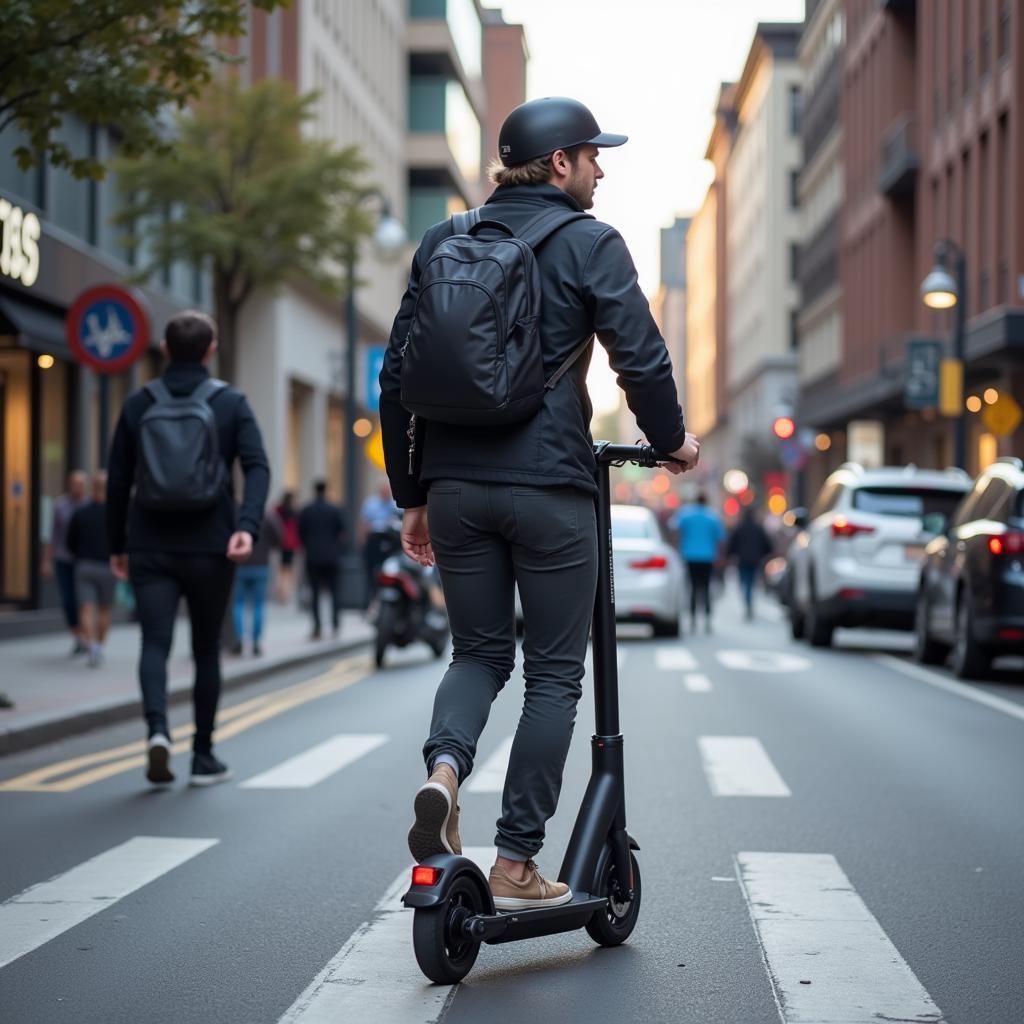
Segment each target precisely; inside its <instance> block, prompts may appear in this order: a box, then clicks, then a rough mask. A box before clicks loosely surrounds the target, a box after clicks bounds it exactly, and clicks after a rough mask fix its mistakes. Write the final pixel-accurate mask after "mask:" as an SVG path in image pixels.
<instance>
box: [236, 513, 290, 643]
mask: <svg viewBox="0 0 1024 1024" xmlns="http://www.w3.org/2000/svg"><path fill="white" fill-rule="evenodd" d="M280 546H281V525H280V520H279V519H278V518H277V516H276V515H273V514H271V515H267V516H264V517H263V525H262V526H261V527H260V536H259V539H258V540H257V541H256V543H255V544H253V546H252V554H251V555H250V556H249V560H248V561H247V562H246V563H245V564H244V565H240V566H239V567H238V568H237V569H236V570H235V609H234V611H235V636H236V637H237V641H236V646H235V650H234V653H235V654H241V653H242V645H243V644H244V642H245V606H246V605H247V604H249V605H252V653H253V654H254V655H255V656H256V657H257V658H258V657H260V655H262V654H263V648H262V647H261V646H260V639H261V637H262V636H263V608H264V605H265V604H266V600H267V584H268V582H269V581H270V552H271V549H272V548H279V547H280Z"/></svg>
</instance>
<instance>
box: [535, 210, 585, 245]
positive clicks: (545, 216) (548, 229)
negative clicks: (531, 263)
mask: <svg viewBox="0 0 1024 1024" xmlns="http://www.w3.org/2000/svg"><path fill="white" fill-rule="evenodd" d="M593 219H594V218H593V217H592V216H591V215H590V214H589V213H584V212H583V211H582V210H567V209H566V208H565V207H561V206H556V207H553V208H551V209H547V210H544V211H543V212H542V213H538V214H537V216H536V217H534V218H533V219H532V220H529V221H527V222H526V224H525V225H524V226H523V229H522V230H521V231H518V232H517V233H516V238H518V239H520V241H523V242H525V243H526V244H527V245H528V246H529V247H530V248H531V249H536V248H537V247H538V246H539V245H540V244H541V242H543V241H544V240H545V239H547V238H548V237H549V236H550V235H553V234H554V233H555V232H556V231H557V230H558V229H559V228H563V227H565V225H566V224H571V223H572V222H573V221H574V220H593Z"/></svg>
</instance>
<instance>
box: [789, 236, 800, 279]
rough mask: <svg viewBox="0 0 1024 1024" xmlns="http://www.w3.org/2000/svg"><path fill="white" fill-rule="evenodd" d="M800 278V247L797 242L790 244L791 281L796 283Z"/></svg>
mask: <svg viewBox="0 0 1024 1024" xmlns="http://www.w3.org/2000/svg"><path fill="white" fill-rule="evenodd" d="M799 276H800V246H799V245H798V244H797V243H796V242H790V243H789V279H790V281H792V282H793V283H796V281H797V279H798V278H799Z"/></svg>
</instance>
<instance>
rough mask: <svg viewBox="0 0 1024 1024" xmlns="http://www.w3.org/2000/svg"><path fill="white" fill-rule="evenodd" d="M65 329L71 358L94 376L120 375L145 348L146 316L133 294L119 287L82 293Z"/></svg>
mask: <svg viewBox="0 0 1024 1024" xmlns="http://www.w3.org/2000/svg"><path fill="white" fill-rule="evenodd" d="M66 326H67V336H68V345H69V346H70V348H71V352H72V354H73V355H74V357H75V358H76V359H77V360H78V361H79V362H80V363H83V364H84V365H86V366H89V367H91V368H92V369H93V370H95V371H96V372H97V373H121V372H122V371H124V370H127V369H128V367H129V366H131V365H132V363H134V362H136V361H137V360H138V359H140V358H141V357H142V356H143V355H144V354H145V352H146V349H147V348H149V314H148V313H147V311H146V308H145V306H144V305H143V302H142V300H141V298H140V297H139V296H138V295H137V294H136V293H135V292H134V291H131V290H129V289H128V288H122V287H120V286H119V285H115V284H102V285H97V286H96V287H95V288H88V289H86V290H85V291H84V292H82V294H81V295H79V296H78V298H77V299H76V300H75V302H74V305H72V307H71V309H69V310H68V315H67V321H66Z"/></svg>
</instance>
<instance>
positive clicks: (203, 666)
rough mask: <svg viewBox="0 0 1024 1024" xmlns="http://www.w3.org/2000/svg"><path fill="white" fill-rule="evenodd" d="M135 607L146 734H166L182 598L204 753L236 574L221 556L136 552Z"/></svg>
mask: <svg viewBox="0 0 1024 1024" xmlns="http://www.w3.org/2000/svg"><path fill="white" fill-rule="evenodd" d="M128 564H129V571H130V575H131V581H132V587H133V588H134V590H135V606H136V610H137V612H138V616H139V624H140V625H141V626H142V653H141V655H140V657H139V683H140V684H141V687H142V705H143V710H144V712H145V715H146V724H147V725H148V727H149V735H150V736H152V735H153V734H154V733H158V732H160V733H164V734H165V735H167V734H168V730H167V658H168V656H169V655H170V653H171V641H172V640H173V638H174V620H175V617H176V616H177V612H178V602H179V601H180V600H181V598H182V597H184V598H185V603H186V604H187V606H188V614H189V619H190V621H191V624H192V657H193V658H194V660H195V666H196V678H195V685H194V687H193V690H192V700H193V704H194V705H195V719H196V733H195V739H194V740H193V742H192V746H193V749H194V750H197V751H200V752H202V753H208V752H209V751H210V749H211V746H212V743H213V724H214V718H215V717H216V715H217V704H218V702H219V701H220V630H221V623H222V622H223V620H224V612H225V611H226V609H227V606H228V595H229V594H230V593H231V583H232V580H233V579H234V575H235V566H234V563H233V562H230V561H228V559H227V558H225V557H224V556H223V555H184V554H153V553H151V552H138V553H136V554H132V555H131V556H130V557H129V559H128Z"/></svg>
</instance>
